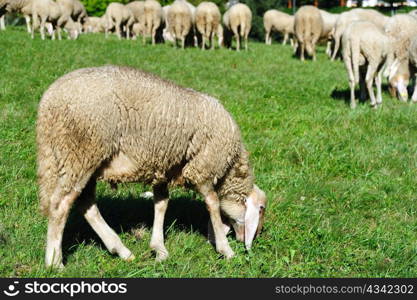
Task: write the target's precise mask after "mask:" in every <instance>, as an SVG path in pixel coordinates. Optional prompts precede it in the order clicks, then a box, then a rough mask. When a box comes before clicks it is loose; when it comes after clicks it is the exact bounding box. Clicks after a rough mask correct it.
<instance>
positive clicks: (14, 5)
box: [6, 0, 32, 33]
mask: <svg viewBox="0 0 417 300" xmlns="http://www.w3.org/2000/svg"><path fill="white" fill-rule="evenodd" d="M6 3H7V5H6V11H7V12H9V13H21V14H22V15H23V17H24V18H25V21H26V28H27V32H28V33H32V25H31V18H32V0H6Z"/></svg>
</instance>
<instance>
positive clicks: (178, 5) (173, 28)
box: [167, 0, 193, 49]
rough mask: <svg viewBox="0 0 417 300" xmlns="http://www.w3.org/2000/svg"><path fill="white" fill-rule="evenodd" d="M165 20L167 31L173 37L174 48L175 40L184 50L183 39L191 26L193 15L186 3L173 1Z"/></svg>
mask: <svg viewBox="0 0 417 300" xmlns="http://www.w3.org/2000/svg"><path fill="white" fill-rule="evenodd" d="M167 20H168V26H169V28H168V31H169V32H170V33H171V35H172V36H173V37H174V40H175V43H174V45H175V47H176V46H177V40H180V41H181V48H182V49H184V48H185V39H186V37H187V35H188V34H189V33H190V32H191V30H192V26H193V14H192V11H191V9H190V7H189V5H188V4H187V2H186V1H184V0H175V2H174V3H172V4H171V6H170V7H169V9H168V12H167Z"/></svg>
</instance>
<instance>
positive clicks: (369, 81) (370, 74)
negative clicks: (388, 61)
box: [365, 64, 377, 108]
mask: <svg viewBox="0 0 417 300" xmlns="http://www.w3.org/2000/svg"><path fill="white" fill-rule="evenodd" d="M375 72H376V68H375V67H374V66H373V65H372V64H369V65H368V70H367V72H366V77H365V82H366V88H367V89H368V93H369V98H371V107H373V108H376V107H377V103H376V98H375V93H374V87H373V83H374V77H375Z"/></svg>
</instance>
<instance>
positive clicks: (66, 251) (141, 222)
mask: <svg viewBox="0 0 417 300" xmlns="http://www.w3.org/2000/svg"><path fill="white" fill-rule="evenodd" d="M97 205H98V207H99V210H100V212H101V214H102V216H103V218H104V219H105V220H106V222H107V224H109V226H110V227H111V228H112V229H113V230H114V231H116V233H117V234H120V233H122V232H132V230H134V229H137V228H140V227H144V228H145V229H149V230H150V229H151V228H152V223H153V214H154V208H153V200H152V198H151V199H145V198H137V197H134V196H115V197H113V196H110V195H106V196H100V195H98V196H97ZM208 220H209V215H208V212H207V209H206V207H205V204H204V201H202V200H198V199H195V198H194V197H193V196H192V194H190V195H189V196H186V197H171V198H170V201H169V205H168V210H167V212H166V215H165V222H164V231H165V232H166V230H167V229H168V228H170V227H171V226H174V227H175V228H177V229H180V230H182V231H185V232H198V233H199V234H201V235H204V236H207V224H208ZM83 243H84V244H95V245H99V246H100V247H101V248H102V249H106V247H105V246H104V244H103V242H102V241H101V239H100V238H99V237H98V235H97V234H96V233H95V232H94V231H93V229H92V228H91V227H90V225H89V224H88V223H87V222H86V221H85V219H84V218H83V216H82V215H81V214H80V213H79V211H78V210H77V209H73V210H72V211H71V214H70V216H69V218H68V221H67V224H66V227H65V231H64V237H63V245H62V249H63V256H64V260H65V259H66V258H67V257H68V256H70V255H71V254H72V253H74V252H75V251H76V250H77V248H78V246H79V245H81V244H83Z"/></svg>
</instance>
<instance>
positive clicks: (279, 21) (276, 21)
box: [264, 9, 294, 45]
mask: <svg viewBox="0 0 417 300" xmlns="http://www.w3.org/2000/svg"><path fill="white" fill-rule="evenodd" d="M264 28H265V44H267V45H271V43H272V37H271V34H272V32H273V31H277V32H279V33H281V34H282V35H283V36H284V38H283V40H282V44H283V45H285V44H286V43H287V41H288V38H290V41H291V45H292V44H293V40H292V37H293V35H294V16H290V15H289V14H286V13H284V12H281V11H279V10H276V9H271V10H268V11H267V12H265V14H264Z"/></svg>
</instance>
